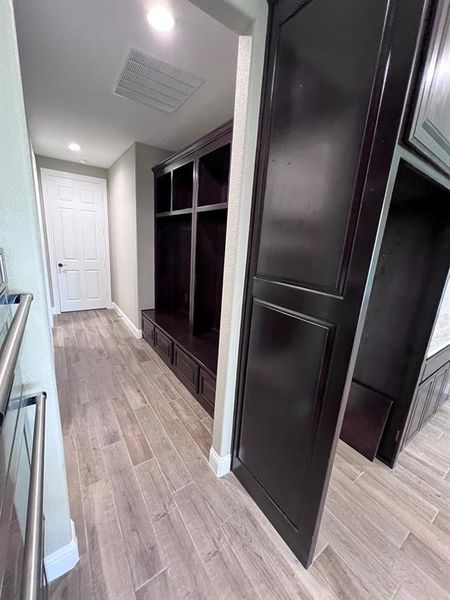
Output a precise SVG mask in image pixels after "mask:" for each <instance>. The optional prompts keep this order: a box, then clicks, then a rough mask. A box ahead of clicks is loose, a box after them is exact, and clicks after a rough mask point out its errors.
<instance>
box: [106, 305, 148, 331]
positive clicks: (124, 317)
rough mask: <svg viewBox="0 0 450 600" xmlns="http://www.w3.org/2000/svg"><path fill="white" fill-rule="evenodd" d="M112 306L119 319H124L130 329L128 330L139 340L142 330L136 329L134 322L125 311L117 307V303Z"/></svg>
mask: <svg viewBox="0 0 450 600" xmlns="http://www.w3.org/2000/svg"><path fill="white" fill-rule="evenodd" d="M111 306H112V307H113V309H114V310H115V311H116V313H117V314H118V315H119V317H121V318H122V319H123V322H124V323H125V325H126V326H127V327H128V329H129V330H130V331H131V333H132V334H133V335H134V337H136V338H138V339H139V338H141V337H142V330H141V329H138V328H137V327H136V325H135V324H134V323H133V321H132V320H131V319H129V318H128V317H127V315H126V314H125V313H124V312H123V310H122V309H121V308H120V307H119V306H117V304H116V303H115V302H113V303H112V304H111Z"/></svg>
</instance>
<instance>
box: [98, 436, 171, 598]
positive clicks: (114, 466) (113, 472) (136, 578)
mask: <svg viewBox="0 0 450 600" xmlns="http://www.w3.org/2000/svg"><path fill="white" fill-rule="evenodd" d="M103 452H104V455H105V462H106V468H107V471H108V475H109V478H110V482H111V488H112V492H113V497H114V502H115V505H116V509H117V514H118V518H119V523H120V528H121V530H122V535H123V539H124V544H125V548H126V552H127V556H128V558H129V563H130V570H131V576H132V579H133V583H134V587H135V589H137V588H139V587H141V586H142V585H144V583H146V582H147V581H148V580H149V579H151V578H152V577H153V576H154V575H156V573H159V572H160V571H161V570H162V569H163V563H162V560H161V555H160V551H159V547H158V543H157V540H156V537H155V533H154V529H153V526H152V524H151V521H150V518H149V515H148V512H147V508H146V506H145V502H144V498H143V496H142V494H141V492H140V489H139V486H138V483H137V480H136V477H135V475H134V472H133V467H132V464H131V462H130V459H129V457H128V455H127V450H126V448H125V445H124V443H123V442H119V443H117V444H113V445H111V446H107V447H105V448H104V449H103Z"/></svg>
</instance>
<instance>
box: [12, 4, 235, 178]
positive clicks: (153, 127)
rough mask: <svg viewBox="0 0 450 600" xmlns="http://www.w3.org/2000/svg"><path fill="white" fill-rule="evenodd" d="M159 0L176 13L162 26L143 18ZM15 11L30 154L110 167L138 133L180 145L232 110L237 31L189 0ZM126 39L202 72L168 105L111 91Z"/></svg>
mask: <svg viewBox="0 0 450 600" xmlns="http://www.w3.org/2000/svg"><path fill="white" fill-rule="evenodd" d="M161 3H163V4H165V5H167V6H169V7H170V8H171V10H172V12H173V14H174V16H175V19H176V25H175V28H174V29H173V30H172V31H171V32H168V33H161V32H157V31H155V30H153V29H151V28H150V26H149V25H148V23H147V20H146V13H147V11H148V9H149V8H150V7H151V6H153V5H155V4H161ZM15 11H16V21H17V36H18V42H19V52H20V58H21V68H22V79H23V86H24V95H25V106H26V111H27V118H28V126H29V130H30V135H31V139H32V143H33V147H34V151H35V152H36V154H40V155H43V156H49V157H52V158H60V159H65V160H80V159H85V160H87V161H88V162H89V164H92V165H96V166H99V167H109V166H111V164H112V163H113V162H114V161H115V160H116V159H117V158H118V157H119V156H120V154H122V152H124V151H125V150H126V149H127V148H128V147H129V146H130V145H131V144H132V143H133V142H135V141H138V142H143V143H145V144H150V145H152V146H156V147H159V148H164V149H168V150H178V149H181V148H182V147H183V146H185V145H187V144H188V143H190V142H192V141H194V140H195V139H197V138H198V137H201V136H202V135H204V134H205V133H207V132H208V131H210V130H211V129H213V128H214V127H217V126H219V125H221V124H222V123H224V122H225V121H227V120H229V119H230V118H231V117H232V115H233V101H234V87H235V74H236V59H237V44H238V36H237V35H236V34H235V33H233V32H232V31H230V30H229V29H227V28H226V27H224V26H223V25H222V24H220V23H219V22H218V21H215V20H214V19H212V18H211V17H210V16H208V15H207V14H206V13H204V12H203V11H201V10H200V9H199V8H197V7H196V6H194V5H193V4H191V3H190V2H189V1H188V0H171V1H169V0H162V1H161V0H156V1H155V0H33V1H30V0H15ZM132 46H133V47H135V48H137V49H139V50H142V51H144V52H146V53H149V54H151V55H152V56H154V57H156V58H158V59H160V60H163V61H165V62H168V63H170V64H172V65H174V66H175V67H177V68H180V69H183V70H185V71H188V72H190V73H193V74H195V75H199V76H200V77H203V78H204V79H205V80H206V81H205V83H203V85H202V86H201V87H200V88H199V89H198V90H197V91H196V92H195V93H194V94H193V96H192V97H190V98H189V99H188V100H187V101H186V102H185V103H184V104H183V105H182V106H181V107H180V108H179V109H178V110H177V111H176V112H174V113H172V114H168V113H164V112H162V111H159V110H155V109H153V108H151V107H149V106H145V105H143V104H140V103H137V102H134V101H133V100H128V99H126V98H121V97H119V96H115V95H114V94H113V92H112V91H113V89H114V88H115V86H116V84H117V81H118V77H119V74H120V72H121V70H122V68H123V66H124V63H125V61H126V58H127V55H128V52H129V50H130V48H131V47H132ZM70 142H77V143H78V144H80V146H81V152H79V153H74V152H71V151H70V150H68V149H67V145H68V144H69V143H70Z"/></svg>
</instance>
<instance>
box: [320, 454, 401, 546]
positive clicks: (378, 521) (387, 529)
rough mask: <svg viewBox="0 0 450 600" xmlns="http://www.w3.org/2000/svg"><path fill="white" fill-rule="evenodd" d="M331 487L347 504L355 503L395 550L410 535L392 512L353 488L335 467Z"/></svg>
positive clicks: (360, 490) (361, 491)
mask: <svg viewBox="0 0 450 600" xmlns="http://www.w3.org/2000/svg"><path fill="white" fill-rule="evenodd" d="M331 485H332V487H333V488H334V489H336V491H337V493H338V494H340V495H342V496H343V497H344V498H345V499H346V500H347V501H348V502H353V503H357V504H358V505H359V507H360V508H361V510H362V511H364V514H365V517H366V519H367V521H368V522H369V523H371V524H372V525H373V526H374V527H376V528H377V529H378V530H379V531H380V532H381V533H383V534H384V535H385V536H386V538H387V539H388V540H390V541H391V542H392V543H393V544H394V545H395V546H397V548H400V547H401V546H402V544H403V542H404V541H405V540H406V538H407V537H408V535H409V533H410V529H409V527H407V526H406V525H405V524H404V523H403V522H402V521H400V520H399V519H398V518H397V517H396V516H395V515H393V514H392V511H390V510H388V509H387V508H385V507H384V506H383V505H382V504H379V503H378V502H376V501H375V500H374V498H373V497H372V496H370V495H369V494H367V493H366V492H365V491H364V490H362V489H361V488H359V487H357V486H355V485H354V484H353V483H352V482H351V481H349V479H348V478H347V477H346V475H344V474H343V473H342V472H341V471H340V469H339V468H337V466H336V465H335V466H334V467H333V473H332V477H331Z"/></svg>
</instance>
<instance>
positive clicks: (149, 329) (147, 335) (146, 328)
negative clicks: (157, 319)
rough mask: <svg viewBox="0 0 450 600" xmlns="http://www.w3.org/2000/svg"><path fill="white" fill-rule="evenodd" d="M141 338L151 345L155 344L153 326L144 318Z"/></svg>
mask: <svg viewBox="0 0 450 600" xmlns="http://www.w3.org/2000/svg"><path fill="white" fill-rule="evenodd" d="M142 337H143V338H144V339H145V341H146V342H148V343H149V344H151V345H153V344H154V343H155V326H154V325H153V323H152V322H151V321H149V320H148V319H146V318H145V317H142Z"/></svg>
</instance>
